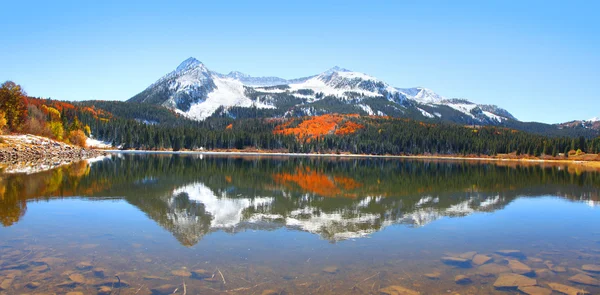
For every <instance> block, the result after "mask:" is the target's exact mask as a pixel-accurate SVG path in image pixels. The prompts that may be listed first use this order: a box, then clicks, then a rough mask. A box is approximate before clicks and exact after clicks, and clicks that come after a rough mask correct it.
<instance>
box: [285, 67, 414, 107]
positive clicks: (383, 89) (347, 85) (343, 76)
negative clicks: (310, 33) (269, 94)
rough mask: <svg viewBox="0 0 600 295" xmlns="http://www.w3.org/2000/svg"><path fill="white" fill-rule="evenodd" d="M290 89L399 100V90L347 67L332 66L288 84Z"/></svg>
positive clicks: (339, 95)
mask: <svg viewBox="0 0 600 295" xmlns="http://www.w3.org/2000/svg"><path fill="white" fill-rule="evenodd" d="M289 86H290V88H291V90H293V91H298V90H302V89H310V90H313V91H314V92H315V93H322V94H323V95H324V96H336V97H340V98H344V97H348V96H349V94H350V93H355V94H359V95H360V96H367V97H381V96H383V97H387V98H388V99H389V100H394V99H395V101H396V102H399V101H401V100H402V98H403V97H400V96H399V95H398V94H399V91H398V90H396V89H395V88H394V87H391V86H389V85H388V84H387V83H385V82H383V81H381V80H378V79H377V78H374V77H371V76H369V75H366V74H363V73H359V72H353V71H350V70H347V69H343V68H339V67H333V68H331V69H329V70H327V71H325V72H323V73H321V74H319V75H317V76H314V77H312V78H310V79H307V80H306V81H302V82H300V83H293V84H290V85H289Z"/></svg>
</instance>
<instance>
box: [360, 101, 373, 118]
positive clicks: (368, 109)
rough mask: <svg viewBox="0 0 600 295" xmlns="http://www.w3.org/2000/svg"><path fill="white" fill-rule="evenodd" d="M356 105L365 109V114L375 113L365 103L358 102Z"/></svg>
mask: <svg viewBox="0 0 600 295" xmlns="http://www.w3.org/2000/svg"><path fill="white" fill-rule="evenodd" d="M356 106H357V107H359V108H361V109H362V110H363V111H365V113H367V114H369V115H371V116H372V115H374V114H375V112H373V109H372V108H371V107H370V106H368V105H365V104H362V103H361V104H358V105H356Z"/></svg>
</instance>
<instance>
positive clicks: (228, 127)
mask: <svg viewBox="0 0 600 295" xmlns="http://www.w3.org/2000/svg"><path fill="white" fill-rule="evenodd" d="M232 128H233V123H231V124H229V125H227V127H225V130H231V129H232Z"/></svg>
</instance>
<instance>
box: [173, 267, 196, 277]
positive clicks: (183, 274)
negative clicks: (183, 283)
mask: <svg viewBox="0 0 600 295" xmlns="http://www.w3.org/2000/svg"><path fill="white" fill-rule="evenodd" d="M171 274H172V275H174V276H178V277H184V278H189V277H191V276H192V273H191V272H189V271H187V270H185V269H177V270H173V271H171Z"/></svg>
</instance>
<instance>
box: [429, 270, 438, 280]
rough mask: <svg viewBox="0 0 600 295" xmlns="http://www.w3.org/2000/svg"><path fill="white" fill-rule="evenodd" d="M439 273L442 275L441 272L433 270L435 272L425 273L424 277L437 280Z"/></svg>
mask: <svg viewBox="0 0 600 295" xmlns="http://www.w3.org/2000/svg"><path fill="white" fill-rule="evenodd" d="M441 275H442V274H441V273H439V272H437V271H435V272H432V273H426V274H425V277H426V278H428V279H430V280H439V279H440V276H441Z"/></svg>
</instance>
